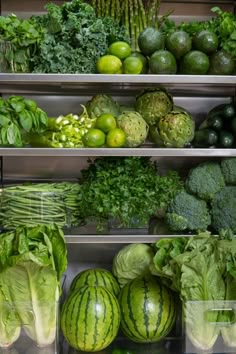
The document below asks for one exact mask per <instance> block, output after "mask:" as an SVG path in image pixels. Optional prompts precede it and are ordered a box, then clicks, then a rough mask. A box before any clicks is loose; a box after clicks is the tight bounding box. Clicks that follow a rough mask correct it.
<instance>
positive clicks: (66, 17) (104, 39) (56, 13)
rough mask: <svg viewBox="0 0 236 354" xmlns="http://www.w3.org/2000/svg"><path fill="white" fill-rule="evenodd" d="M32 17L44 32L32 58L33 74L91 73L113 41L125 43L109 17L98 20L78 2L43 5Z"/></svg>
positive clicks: (76, 0) (90, 10) (89, 7)
mask: <svg viewBox="0 0 236 354" xmlns="http://www.w3.org/2000/svg"><path fill="white" fill-rule="evenodd" d="M46 9H47V11H48V13H47V14H45V15H43V16H40V17H37V18H36V17H35V20H36V21H37V22H38V23H39V24H41V25H42V26H43V27H44V28H45V31H46V34H45V37H44V39H43V40H42V41H41V43H40V46H39V51H38V55H37V56H35V58H34V60H33V61H34V72H43V73H95V72H96V62H97V60H98V58H100V57H101V56H102V55H104V54H105V53H106V50H107V48H108V46H109V45H110V44H111V43H112V42H114V41H116V40H127V37H126V35H125V29H124V28H122V27H120V26H119V25H118V23H116V22H115V21H114V20H113V19H112V18H110V17H105V18H99V17H97V16H96V14H95V11H94V9H93V8H92V7H91V6H90V5H89V4H86V3H83V2H82V1H81V0H72V1H71V2H65V3H64V4H63V5H62V6H58V5H55V4H48V5H46Z"/></svg>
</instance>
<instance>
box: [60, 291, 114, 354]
mask: <svg viewBox="0 0 236 354" xmlns="http://www.w3.org/2000/svg"><path fill="white" fill-rule="evenodd" d="M119 325H120V308H119V303H118V300H117V298H116V297H115V296H114V295H113V294H112V293H110V292H109V291H108V290H107V289H105V288H104V287H99V286H97V287H94V286H84V287H83V288H80V289H77V290H74V291H73V292H71V293H70V294H69V296H68V297H67V299H66V301H65V303H64V304H63V307H62V311H61V329H62V332H63V335H64V337H65V339H66V340H67V342H68V343H69V344H70V346H71V347H73V348H75V349H77V350H82V351H85V352H96V351H99V350H102V349H104V348H106V347H107V346H108V345H109V344H110V343H111V342H112V341H113V340H114V339H115V337H116V335H117V333H118V330H119Z"/></svg>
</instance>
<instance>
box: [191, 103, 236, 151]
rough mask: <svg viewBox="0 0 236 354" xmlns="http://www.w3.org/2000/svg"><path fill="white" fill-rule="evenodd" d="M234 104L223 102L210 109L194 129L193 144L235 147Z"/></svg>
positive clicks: (235, 111)
mask: <svg viewBox="0 0 236 354" xmlns="http://www.w3.org/2000/svg"><path fill="white" fill-rule="evenodd" d="M235 134H236V106H235V104H234V103H224V104H220V105H218V106H215V107H214V108H213V109H211V110H210V111H209V112H208V114H207V117H206V119H205V120H204V121H203V122H202V123H201V124H200V126H199V127H198V130H196V131H195V137H194V141H193V145H194V146H196V147H220V148H232V147H235Z"/></svg>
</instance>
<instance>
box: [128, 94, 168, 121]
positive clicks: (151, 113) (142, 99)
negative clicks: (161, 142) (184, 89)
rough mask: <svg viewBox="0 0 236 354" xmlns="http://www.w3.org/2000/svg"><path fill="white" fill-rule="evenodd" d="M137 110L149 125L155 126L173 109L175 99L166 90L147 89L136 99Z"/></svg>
mask: <svg viewBox="0 0 236 354" xmlns="http://www.w3.org/2000/svg"><path fill="white" fill-rule="evenodd" d="M135 109H136V111H137V112H139V113H140V114H141V115H142V117H143V118H144V119H145V121H146V122H147V124H148V125H155V124H156V123H157V122H158V121H159V119H160V118H161V117H163V116H164V115H165V114H167V113H168V112H170V111H171V110H172V109H173V98H172V96H171V95H170V94H169V93H168V92H167V91H166V90H165V89H162V88H157V89H156V88H155V89H147V90H144V91H143V92H141V93H140V94H139V95H138V96H137V97H136V104H135Z"/></svg>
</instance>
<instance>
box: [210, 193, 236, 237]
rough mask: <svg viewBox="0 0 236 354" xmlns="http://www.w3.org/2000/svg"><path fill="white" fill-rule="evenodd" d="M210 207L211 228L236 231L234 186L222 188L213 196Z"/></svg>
mask: <svg viewBox="0 0 236 354" xmlns="http://www.w3.org/2000/svg"><path fill="white" fill-rule="evenodd" d="M211 207H212V209H211V216H212V227H213V229H214V230H215V231H217V232H220V231H222V230H226V229H229V230H231V231H232V232H233V233H236V187H225V188H223V189H222V190H221V191H220V192H218V193H217V194H216V195H215V196H214V198H213V200H212V203H211Z"/></svg>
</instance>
